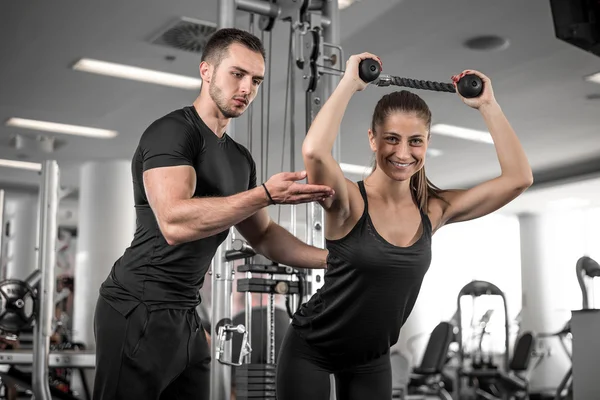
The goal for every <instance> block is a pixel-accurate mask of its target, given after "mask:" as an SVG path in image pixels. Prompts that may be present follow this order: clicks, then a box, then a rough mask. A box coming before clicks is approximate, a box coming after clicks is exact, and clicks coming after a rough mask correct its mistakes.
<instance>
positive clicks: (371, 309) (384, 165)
mask: <svg viewBox="0 0 600 400" xmlns="http://www.w3.org/2000/svg"><path fill="white" fill-rule="evenodd" d="M365 58H374V59H376V60H379V58H378V57H376V56H374V55H373V54H370V53H363V54H360V55H354V56H352V57H350V59H349V60H348V62H347V63H346V72H345V73H344V77H343V78H342V80H341V81H340V83H339V85H338V87H337V88H336V90H335V91H334V93H332V95H331V97H330V98H329V99H328V101H327V102H326V104H325V105H324V106H323V108H322V109H321V111H320V113H319V114H318V115H317V117H316V118H315V120H314V121H313V123H312V126H311V127H310V130H309V132H308V134H307V136H306V139H305V140H304V144H303V146H302V154H303V157H304V163H305V166H306V170H307V174H308V181H309V182H310V183H312V184H321V185H327V186H330V187H331V188H332V189H334V193H335V194H334V196H332V197H331V198H329V199H326V200H324V201H322V202H321V205H322V206H323V208H324V209H325V213H326V225H325V227H326V231H325V237H326V245H327V248H328V250H329V258H328V269H327V271H326V274H325V282H324V286H323V287H322V288H321V289H320V290H319V291H318V292H317V293H316V294H315V295H314V296H313V297H312V298H311V299H310V300H309V301H308V302H307V303H306V304H304V305H303V306H302V307H301V309H300V310H299V311H298V312H297V313H296V315H295V316H294V318H293V321H292V329H288V331H287V334H286V337H285V339H284V342H283V344H282V347H281V352H280V356H279V359H278V363H277V364H278V365H277V398H278V400H296V399H304V400H306V399H310V400H321V399H323V400H327V399H329V391H330V387H329V386H330V385H329V374H330V373H332V374H334V376H335V378H336V391H337V399H338V400H354V399H356V400H358V399H369V400H379V399H382V400H383V399H385V400H389V399H390V398H391V367H390V359H389V348H390V346H392V345H393V344H394V343H396V341H397V340H398V336H399V334H400V328H401V327H402V325H403V324H404V322H405V321H406V319H407V318H408V316H409V315H410V312H411V311H412V308H413V306H414V304H415V301H416V299H417V296H418V294H419V290H420V288H421V283H422V281H423V277H424V275H425V273H426V271H427V269H428V268H429V265H430V261H431V236H432V235H433V233H434V232H435V231H437V230H438V229H440V228H441V227H442V226H443V225H446V224H449V223H454V222H460V221H467V220H471V219H475V218H479V217H482V216H484V215H486V214H489V213H491V212H493V211H495V210H497V209H499V208H500V207H502V206H504V205H505V204H507V203H508V202H510V201H511V200H513V199H514V198H516V197H517V196H518V195H519V194H521V193H522V192H523V191H525V190H526V189H527V188H528V187H529V186H530V185H531V184H532V182H533V177H532V173H531V168H530V166H529V163H528V161H527V157H526V156H525V153H524V152H523V149H522V147H521V145H520V143H519V140H518V139H517V136H516V135H515V133H514V131H513V130H512V128H511V126H510V124H509V123H508V121H507V120H506V117H505V116H504V114H503V113H502V110H501V108H500V106H499V105H498V103H497V102H496V100H495V98H494V94H493V91H492V85H491V82H490V80H489V79H488V78H487V77H486V76H485V75H483V74H481V73H479V72H477V71H465V72H463V73H462V74H460V75H458V76H453V77H452V80H453V81H454V84H455V85H456V82H458V80H459V79H460V78H461V77H462V76H464V75H465V74H466V73H474V74H476V75H478V76H479V77H480V78H481V79H482V81H483V84H484V90H483V92H482V94H481V95H480V96H479V97H478V98H472V99H467V98H463V97H462V96H460V94H458V96H459V97H460V98H461V99H462V101H463V102H464V103H465V104H467V105H468V106H470V107H472V108H475V109H477V110H479V112H480V113H481V115H482V117H483V119H484V121H485V123H486V124H487V127H488V128H489V131H490V133H491V135H492V138H493V140H494V144H495V146H496V152H497V155H498V160H499V162H500V167H501V169H502V174H501V175H500V176H499V177H497V178H495V179H492V180H490V181H487V182H484V183H482V184H480V185H477V186H475V187H473V188H471V189H469V190H444V191H442V190H439V189H438V188H436V187H435V186H433V185H432V184H431V183H430V182H429V181H428V179H427V177H426V175H425V170H424V167H423V166H424V164H425V155H426V151H427V146H428V143H429V138H430V133H429V128H430V124H431V113H430V111H429V108H428V107H427V105H426V104H425V102H424V101H423V100H422V99H421V98H419V97H418V96H416V95H414V94H412V93H410V92H408V91H400V92H394V93H391V94H387V95H385V96H383V98H382V99H381V100H380V101H379V102H378V104H377V106H376V107H375V111H374V113H373V120H372V124H371V129H369V131H368V135H369V143H370V146H371V150H372V151H373V152H374V153H375V160H376V166H375V169H374V171H373V173H372V174H371V175H369V176H368V177H367V178H366V179H365V180H364V182H362V181H361V182H358V183H354V182H351V181H349V180H347V179H345V177H344V175H343V173H342V171H341V169H340V167H339V165H338V164H337V162H336V161H335V160H334V158H333V157H332V155H331V150H332V148H333V144H334V141H335V136H336V133H337V132H338V130H339V127H340V123H341V121H342V117H343V115H344V112H345V110H346V107H347V105H348V102H349V101H350V98H351V97H352V95H353V94H354V93H355V92H358V91H361V90H363V89H364V88H365V87H366V86H367V84H366V83H365V82H363V81H362V80H361V79H360V78H359V76H358V65H359V63H360V61H361V60H363V59H365ZM379 62H380V63H381V61H380V60H379Z"/></svg>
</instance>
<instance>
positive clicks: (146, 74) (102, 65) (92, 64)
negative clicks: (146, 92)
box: [73, 58, 202, 90]
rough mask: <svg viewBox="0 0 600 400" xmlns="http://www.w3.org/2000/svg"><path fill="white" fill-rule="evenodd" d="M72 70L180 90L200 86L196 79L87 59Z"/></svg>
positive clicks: (199, 80)
mask: <svg viewBox="0 0 600 400" xmlns="http://www.w3.org/2000/svg"><path fill="white" fill-rule="evenodd" d="M73 69H74V70H77V71H85V72H90V73H93V74H99V75H106V76H112V77H115V78H121V79H130V80H134V81H140V82H147V83H154V84H157V85H164V86H172V87H176V88H180V89H189V90H198V89H200V86H201V85H202V80H201V79H198V78H192V77H189V76H184V75H176V74H171V73H168V72H160V71H154V70H151V69H146V68H140V67H133V66H130V65H123V64H116V63H111V62H106V61H99V60H92V59H89V58H83V59H81V60H79V61H77V63H75V65H73Z"/></svg>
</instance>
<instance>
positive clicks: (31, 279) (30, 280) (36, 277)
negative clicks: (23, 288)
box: [25, 269, 42, 288]
mask: <svg viewBox="0 0 600 400" xmlns="http://www.w3.org/2000/svg"><path fill="white" fill-rule="evenodd" d="M41 279H42V271H41V270H39V269H36V270H35V271H33V272H32V273H31V275H29V276H28V277H27V278H25V283H26V284H28V285H29V286H31V287H32V288H33V287H35V286H36V285H37V284H38V283H39V282H40V280H41Z"/></svg>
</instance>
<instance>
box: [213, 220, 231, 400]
mask: <svg viewBox="0 0 600 400" xmlns="http://www.w3.org/2000/svg"><path fill="white" fill-rule="evenodd" d="M230 231H231V229H230ZM230 246H231V235H229V236H228V237H227V238H226V239H225V241H224V242H223V244H222V245H221V246H219V248H218V249H217V252H216V254H215V257H214V258H213V264H212V319H211V320H212V324H211V337H212V338H213V339H212V340H211V354H212V355H213V357H212V363H211V369H210V393H211V394H210V398H211V399H229V398H230V397H231V366H229V365H225V364H222V363H220V362H219V361H218V360H217V359H216V354H217V342H218V340H217V338H218V332H219V327H220V326H221V325H223V324H230V323H231V293H232V288H233V277H234V275H233V274H234V271H233V263H230V262H227V261H225V253H226V252H227V250H229V248H230ZM221 359H223V360H231V341H230V340H228V341H225V342H224V343H223V354H222V356H221Z"/></svg>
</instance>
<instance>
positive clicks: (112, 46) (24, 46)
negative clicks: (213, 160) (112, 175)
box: [0, 0, 600, 212]
mask: <svg viewBox="0 0 600 400" xmlns="http://www.w3.org/2000/svg"><path fill="white" fill-rule="evenodd" d="M217 5H218V4H217V1H216V0H212V1H207V0H195V1H192V0H171V1H168V2H166V1H162V0H127V1H117V0H105V1H103V2H76V1H68V0H59V1H54V2H37V3H36V5H35V7H33V6H31V4H29V3H28V2H6V3H4V4H3V5H2V12H1V13H0V35H1V37H2V38H3V40H2V41H0V51H1V54H2V63H0V121H1V124H0V158H3V159H21V160H26V161H35V162H39V161H41V160H44V159H55V160H57V161H58V163H59V166H60V168H61V182H62V185H63V186H66V187H69V188H73V189H77V187H78V185H79V168H80V166H81V165H82V163H85V162H88V161H108V160H112V159H130V158H131V156H132V154H133V152H134V150H135V147H136V144H137V141H138V139H139V137H140V135H141V133H142V132H143V130H144V129H145V128H146V127H147V126H148V125H149V124H150V123H151V122H152V121H153V120H155V119H157V118H159V117H160V116H162V115H164V114H166V113H168V112H169V111H171V110H173V109H176V108H179V107H182V106H185V105H189V104H191V102H192V101H193V100H194V99H195V97H196V95H197V91H194V90H184V89H176V88H170V87H166V86H159V85H154V84H149V83H142V82H135V81H129V80H124V79H117V78H110V77H106V76H100V75H94V74H89V73H85V72H80V71H74V70H72V69H71V68H70V67H71V66H72V65H73V64H74V62H76V61H77V60H78V59H80V58H82V57H89V58H94V59H98V60H103V61H110V62H116V63H123V64H127V65H133V66H139V67H144V68H148V69H155V70H159V71H164V72H171V73H176V74H183V75H187V76H190V77H197V76H198V63H199V58H200V56H199V54H197V53H192V52H188V51H184V50H180V49H175V48H170V47H166V46H163V45H158V44H153V43H152V39H154V38H155V37H156V36H157V34H159V33H160V32H162V31H163V30H164V29H165V27H167V26H169V25H170V24H172V23H173V21H176V20H178V19H179V18H181V17H188V18H194V19H198V20H202V21H208V22H212V23H216V21H217V15H218V7H217ZM236 26H238V27H241V28H246V29H248V27H249V14H247V13H246V12H242V11H238V12H237V18H236ZM340 32H341V45H342V47H343V50H344V57H345V58H347V57H348V55H350V54H353V53H358V52H363V51H369V52H371V53H374V54H377V55H378V56H380V57H381V59H382V60H383V63H384V70H385V72H386V73H389V74H393V75H399V76H403V77H410V78H415V79H423V80H433V81H444V82H449V81H450V77H451V76H452V75H454V74H456V73H459V72H461V71H463V70H464V69H477V70H480V71H482V72H484V73H485V74H486V75H488V76H489V77H490V78H491V79H492V83H493V87H494V92H495V95H496V98H497V99H498V101H499V103H500V105H501V106H502V108H503V110H504V113H505V114H506V115H507V117H508V118H509V120H510V121H511V123H512V125H513V127H514V128H515V130H516V132H517V134H518V136H519V138H520V139H521V142H522V144H523V146H524V148H525V150H526V152H527V155H528V158H529V160H530V163H531V165H532V167H533V169H534V175H535V180H536V184H535V185H534V187H532V188H531V189H530V191H529V192H528V196H533V195H534V192H536V191H537V192H538V193H546V192H544V191H545V190H548V189H547V188H548V187H549V186H552V185H557V184H560V183H564V182H565V181H569V180H573V179H577V180H580V181H581V179H583V178H595V177H596V173H597V172H600V135H599V133H600V132H599V130H600V128H599V127H600V100H597V99H596V100H595V99H594V97H600V96H596V95H599V94H600V85H597V84H594V83H591V82H587V81H585V80H584V79H583V77H584V76H587V75H590V74H593V73H596V72H598V71H600V57H597V56H594V55H593V54H591V53H587V52H585V51H583V50H581V49H579V48H576V47H574V46H572V45H569V44H567V43H565V42H562V41H560V40H558V39H556V37H555V35H554V26H553V21H552V14H551V10H550V5H549V1H548V0H528V1H522V0H504V1H497V2H482V1H477V0H455V1H447V0H404V1H398V0H362V1H361V2H358V3H356V4H354V5H352V6H350V7H349V8H347V9H345V10H342V11H341V24H340ZM255 33H257V34H259V35H260V30H259V29H258V28H255ZM487 34H493V35H499V36H502V37H505V38H506V39H508V41H509V43H510V45H509V46H508V47H507V48H506V49H504V50H502V51H491V52H483V51H474V50H470V49H467V48H465V47H464V46H463V42H464V41H465V40H467V39H468V38H470V37H473V36H476V35H487ZM268 38H269V35H266V36H265V42H266V44H267V47H268V45H269V41H268V40H267V39H268ZM271 39H272V50H271V53H270V57H269V60H270V61H272V63H273V64H272V66H271V70H270V72H269V71H268V76H270V87H271V88H272V90H271V92H270V99H271V100H270V103H271V108H270V110H269V118H268V121H269V133H270V136H269V151H268V154H269V156H267V157H264V159H261V148H260V142H261V130H260V126H261V125H260V123H261V122H260V114H261V106H260V104H261V103H262V101H261V98H260V97H259V98H257V100H256V101H255V103H254V104H255V105H254V110H255V111H254V112H253V125H252V126H253V128H252V130H249V129H248V126H249V125H248V118H247V114H246V115H245V116H244V117H242V118H240V119H239V120H237V121H236V124H235V131H234V132H232V135H234V136H235V138H236V139H237V140H239V141H240V142H241V143H243V144H245V145H249V140H248V137H249V135H248V133H249V131H250V132H251V134H252V146H251V151H252V153H253V154H254V156H255V159H256V162H257V165H258V166H259V171H260V170H262V169H263V168H262V167H261V166H262V165H263V164H264V163H265V162H266V160H268V171H266V172H267V175H272V174H274V173H276V172H279V171H281V170H289V169H290V166H289V163H290V161H289V159H290V157H289V154H290V149H289V142H290V141H289V128H287V129H285V130H284V116H285V115H286V113H285V112H284V111H285V108H284V104H285V91H286V83H287V82H288V81H289V80H288V79H287V76H286V70H287V68H286V62H287V55H288V50H289V42H288V40H289V24H288V23H287V22H282V21H278V22H277V23H276V26H275V29H274V31H273V33H272V35H271ZM295 73H296V77H295V83H296V85H295V89H296V96H295V97H294V99H295V101H296V104H295V117H294V119H293V121H295V131H296V139H295V142H294V143H295V159H296V163H295V168H296V169H300V168H302V165H301V157H300V154H299V149H300V146H301V142H302V136H303V132H304V131H305V124H304V92H303V86H302V78H301V75H302V72H301V71H300V70H298V69H296V71H295ZM264 87H265V90H268V88H269V82H266V83H265V84H264ZM395 89H396V88H393V87H390V88H379V87H369V88H368V89H367V90H365V91H364V92H361V93H358V94H356V95H355V97H354V98H353V99H352V101H351V104H350V106H349V109H348V111H347V113H346V116H345V119H344V121H343V124H342V129H341V132H342V133H341V149H342V150H341V154H342V157H341V161H342V162H345V163H352V164H362V165H368V164H370V161H371V153H370V149H369V147H368V143H367V139H366V138H367V133H366V132H367V129H368V125H369V121H370V116H371V112H372V110H373V107H374V105H375V103H376V101H377V99H378V98H379V97H380V96H381V95H383V94H384V93H387V92H389V91H391V90H395ZM418 94H419V95H421V96H422V97H423V98H424V99H425V100H426V101H427V103H428V104H429V106H430V108H431V110H432V112H433V119H434V121H433V122H434V123H446V124H455V125H461V126H464V127H468V128H473V129H485V125H484V123H483V120H482V118H481V117H480V115H479V114H478V112H477V111H476V110H473V109H471V108H469V107H467V106H465V105H464V104H463V103H462V102H461V101H460V100H459V98H458V97H457V96H456V95H453V94H447V93H439V92H428V91H418ZM266 97H267V96H266V92H265V96H264V100H265V101H266ZM264 115H265V119H267V116H266V109H265V110H264ZM10 117H22V118H32V119H41V120H47V121H53V122H62V123H68V124H75V125H85V126H92V127H97V128H104V129H112V130H116V131H118V132H119V135H118V136H117V137H116V138H113V139H92V138H85V137H77V136H69V135H61V134H50V135H49V136H53V137H54V138H55V140H56V143H57V146H56V149H55V150H54V151H53V152H52V153H44V152H41V151H39V150H38V149H35V148H29V149H19V150H17V149H15V148H14V146H12V145H11V143H12V142H11V138H12V137H14V135H15V134H21V135H26V136H28V137H32V138H35V137H36V135H39V134H41V132H36V131H28V130H19V129H17V128H11V127H7V126H5V125H4V122H5V121H6V120H7V119H8V118H10ZM285 120H286V121H289V117H288V118H287V119H285ZM265 124H266V122H265ZM284 132H285V134H286V135H287V138H286V147H285V148H284V147H283V136H284ZM262 133H263V134H265V135H266V129H264V130H263V131H262ZM430 146H431V147H433V148H435V149H437V150H440V151H441V152H442V154H441V155H439V156H437V157H431V158H429V159H428V160H427V164H426V166H427V173H428V175H429V177H430V179H431V180H432V181H433V182H434V183H435V184H436V185H438V186H440V187H444V188H449V187H468V186H470V185H473V184H476V183H478V182H481V181H482V180H485V179H489V178H492V177H495V176H496V175H497V174H499V173H500V169H499V164H498V161H497V158H496V153H495V150H494V147H493V146H492V145H489V144H484V143H475V142H471V141H467V140H462V139H453V138H449V137H444V136H437V135H434V136H433V137H432V139H431V144H430ZM249 147H250V146H249ZM264 152H266V146H265V150H264ZM282 154H283V155H284V157H285V158H284V159H283V163H284V164H283V166H282ZM38 180H39V175H38V174H37V173H35V172H31V171H22V170H16V169H11V168H3V167H0V188H5V189H7V191H12V192H17V191H35V190H36V188H37V186H38ZM580 185H581V184H580ZM586 185H592V186H589V187H594V188H596V190H583V192H585V193H586V194H585V195H586V196H594V195H596V196H599V197H600V194H599V193H600V190H598V187H599V186H600V182H599V181H597V180H592V181H586V183H585V184H583V186H586ZM553 190H555V191H556V192H557V193H558V194H555V195H554V196H558V197H561V196H562V197H564V196H567V197H568V196H569V190H563V191H560V190H558V189H556V188H554V189H553ZM74 193H77V192H76V191H75V192H74ZM537 196H538V197H536V200H535V201H531V202H529V203H525V202H524V200H523V199H525V196H524V197H523V199H519V201H516V202H515V203H514V204H512V205H511V207H510V208H507V210H511V212H512V211H514V212H519V211H522V210H528V207H530V205H531V204H538V202H539V201H544V200H545V199H546V197H547V196H544V195H540V194H538V195H537ZM527 198H530V197H527ZM521 204H523V206H522V208H519V207H521V206H520V205H521ZM527 204H529V205H527Z"/></svg>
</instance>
